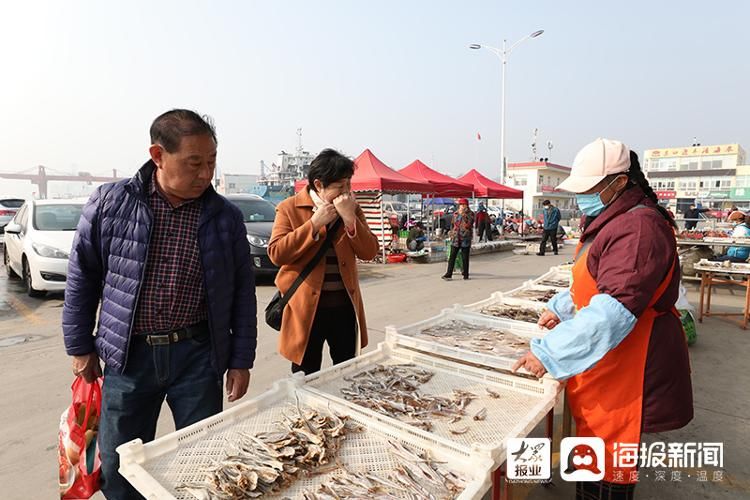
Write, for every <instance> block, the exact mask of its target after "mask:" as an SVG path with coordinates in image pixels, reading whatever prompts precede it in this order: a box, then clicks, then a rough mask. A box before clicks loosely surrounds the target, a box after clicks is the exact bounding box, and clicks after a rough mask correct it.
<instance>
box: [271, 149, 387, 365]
mask: <svg viewBox="0 0 750 500" xmlns="http://www.w3.org/2000/svg"><path fill="white" fill-rule="evenodd" d="M352 175H354V162H352V160H350V159H349V158H346V157H345V156H343V155H341V154H340V153H338V152H336V151H334V150H331V149H326V150H324V151H322V152H321V153H320V154H319V155H318V156H317V157H316V158H315V159H314V160H313V161H312V163H311V164H310V173H309V174H308V186H307V187H306V188H305V189H303V190H302V191H300V192H299V193H297V195H295V196H293V197H291V198H288V199H286V200H284V201H282V202H281V203H279V205H278V207H276V221H275V222H274V226H273V232H272V234H271V241H270V242H269V244H268V256H269V257H270V258H271V261H272V262H273V263H274V264H276V265H277V266H280V267H281V269H280V270H279V273H278V275H277V276H276V286H277V287H278V289H279V291H280V292H281V294H282V295H284V294H285V293H286V291H287V290H288V289H289V288H290V287H291V285H292V283H293V282H294V280H295V279H296V278H297V276H299V274H300V273H301V272H302V269H304V267H305V265H306V264H307V263H308V262H310V261H311V260H312V258H313V256H314V255H315V253H316V252H317V251H318V249H319V248H320V246H321V245H322V244H323V242H324V241H325V239H326V234H327V231H328V230H329V229H330V228H333V227H334V224H335V223H336V221H337V220H338V219H339V218H341V222H342V224H339V225H338V229H337V230H336V234H335V236H334V238H333V244H332V246H331V248H330V249H329V250H328V252H327V253H326V255H325V256H324V257H323V258H322V259H321V260H320V262H318V264H317V265H316V266H315V268H314V269H313V270H312V272H311V273H310V275H309V276H308V277H307V279H305V281H304V282H303V283H302V285H300V287H299V288H298V289H297V291H296V292H295V293H294V295H293V296H292V298H291V300H290V301H289V303H288V305H287V307H286V309H285V310H284V316H283V320H282V324H281V336H280V338H279V352H280V353H281V355H282V356H284V357H285V358H287V359H288V360H290V361H291V362H292V371H293V372H298V371H301V372H304V373H306V374H309V373H314V372H316V371H318V370H320V365H321V362H322V357H323V344H324V343H326V342H327V343H328V349H329V352H330V355H331V358H332V359H333V363H334V364H337V363H341V362H343V361H346V360H348V359H351V358H353V357H354V356H356V355H357V354H358V352H359V350H360V348H362V347H365V346H366V345H367V323H366V321H365V308H364V304H363V302H362V294H361V293H360V290H359V276H358V273H357V261H356V259H357V258H360V259H362V260H372V259H373V258H375V255H377V253H378V239H377V237H376V236H375V235H374V234H372V232H371V231H370V228H369V227H368V226H367V221H366V220H365V215H364V213H363V212H362V209H361V208H360V207H359V205H357V201H356V200H355V198H354V195H353V194H352V193H351V177H352ZM358 332H359V334H357V333H358Z"/></svg>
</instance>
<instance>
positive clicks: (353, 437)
mask: <svg viewBox="0 0 750 500" xmlns="http://www.w3.org/2000/svg"><path fill="white" fill-rule="evenodd" d="M298 403H299V405H300V406H302V407H312V408H317V409H327V410H329V411H332V412H335V413H337V414H345V415H350V417H351V419H352V420H353V421H354V422H356V423H358V424H360V425H361V426H363V427H365V429H366V430H365V431H364V432H362V433H350V434H347V436H346V439H345V440H344V441H343V442H342V444H341V448H340V449H339V451H338V454H337V457H338V459H339V460H341V462H342V464H343V465H344V466H345V467H346V468H347V469H348V470H349V471H351V472H360V471H370V472H374V473H377V472H378V471H388V470H392V469H394V468H395V467H396V466H397V465H398V461H397V460H396V459H395V458H394V457H393V455H392V454H391V452H390V451H389V450H388V448H389V446H390V445H389V444H388V440H394V439H395V440H398V441H400V442H402V443H404V444H406V445H408V446H409V447H411V448H412V449H415V450H429V452H430V455H431V457H432V458H433V459H435V460H436V461H439V462H444V463H445V464H447V465H446V466H447V467H448V468H449V469H450V470H452V471H453V472H455V473H457V474H460V475H462V476H463V477H466V478H467V479H468V480H469V482H468V484H467V487H466V488H465V489H464V491H463V492H462V493H461V495H460V496H458V497H457V498H459V499H462V500H463V499H479V498H481V497H482V495H483V494H484V493H485V492H486V491H487V490H488V489H489V488H490V473H491V470H492V468H493V462H492V460H490V459H489V458H486V457H479V456H475V455H472V454H470V453H468V452H467V451H465V450H463V449H462V448H461V447H459V446H455V445H451V444H450V443H445V442H441V441H438V440H436V439H434V438H432V437H431V436H429V435H419V434H416V433H411V432H405V431H404V430H402V429H401V428H399V427H397V426H389V425H387V424H386V423H384V422H383V421H382V419H370V418H367V416H366V415H364V414H362V413H353V412H351V411H350V409H349V407H348V406H346V405H342V404H339V403H337V402H336V401H329V400H327V399H325V398H321V397H320V396H317V395H315V394H313V393H311V392H308V391H305V390H302V389H299V388H298V387H297V383H295V382H294V381H293V380H292V379H291V378H288V379H285V380H282V381H280V382H277V383H276V384H275V385H274V388H273V389H271V390H270V391H268V392H266V393H264V394H262V395H260V396H258V397H257V398H254V399H252V400H250V401H247V402H245V403H243V404H240V405H237V406H235V407H233V408H230V409H229V410H226V411H224V412H222V413H220V414H218V415H215V416H213V417H210V418H207V419H205V420H202V421H200V422H198V423H196V424H193V425H191V426H189V427H186V428H185V429H182V430H179V431H176V432H172V433H170V434H168V435H166V436H163V437H161V438H159V439H157V440H155V441H152V442H150V443H146V444H143V443H142V442H141V440H140V439H136V440H134V441H131V442H129V443H125V444H123V445H122V446H120V447H118V448H117V452H118V453H119V454H120V473H121V474H122V475H123V476H124V477H125V478H126V479H127V480H128V481H130V483H131V484H132V485H133V486H134V487H135V488H136V489H137V490H138V491H139V492H140V493H141V494H142V495H143V496H145V497H146V498H148V499H192V498H194V496H193V495H192V494H190V493H189V492H187V491H183V490H175V486H177V485H179V484H181V483H184V482H187V481H190V482H200V481H201V480H202V478H203V477H204V476H203V472H201V469H202V468H203V467H205V466H207V465H209V464H210V461H211V459H220V458H221V457H223V456H224V450H225V445H226V442H227V440H232V439H233V437H235V436H237V435H238V433H240V432H246V433H258V432H264V431H269V430H272V429H274V422H276V421H278V420H279V419H280V417H281V416H282V415H283V414H284V412H286V414H292V415H293V414H294V412H296V406H297V404H298ZM340 472H341V471H333V472H328V473H325V474H320V475H317V476H313V477H310V478H306V479H303V478H300V479H299V480H297V481H295V483H294V484H292V485H291V486H290V487H288V488H286V489H284V490H282V491H281V492H280V495H277V496H271V495H267V496H264V498H301V497H302V493H303V492H304V490H306V489H307V490H308V491H315V490H317V488H318V486H319V485H320V484H323V483H325V482H327V481H328V478H330V477H331V476H332V475H334V474H337V473H340Z"/></svg>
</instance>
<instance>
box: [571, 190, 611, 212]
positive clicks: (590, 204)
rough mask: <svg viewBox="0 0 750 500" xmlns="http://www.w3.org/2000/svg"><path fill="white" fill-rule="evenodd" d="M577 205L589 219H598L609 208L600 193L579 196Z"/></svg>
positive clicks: (577, 196)
mask: <svg viewBox="0 0 750 500" xmlns="http://www.w3.org/2000/svg"><path fill="white" fill-rule="evenodd" d="M576 203H578V208H580V209H581V212H583V213H584V214H586V216H588V217H596V216H597V215H599V214H600V213H602V210H604V209H605V208H607V206H606V205H605V204H604V202H603V201H602V198H601V196H599V193H594V194H577V195H576Z"/></svg>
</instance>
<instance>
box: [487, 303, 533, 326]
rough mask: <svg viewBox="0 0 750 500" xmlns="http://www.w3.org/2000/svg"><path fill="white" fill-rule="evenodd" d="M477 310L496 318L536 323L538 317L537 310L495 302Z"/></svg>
mask: <svg viewBox="0 0 750 500" xmlns="http://www.w3.org/2000/svg"><path fill="white" fill-rule="evenodd" d="M479 312H481V313H482V314H486V315H488V316H495V317H496V318H507V319H512V320H515V321H523V322H526V323H536V322H537V320H538V319H539V311H538V310H536V309H531V308H528V307H517V306H506V305H502V304H495V305H491V306H486V307H483V308H482V309H481V310H480V311H479Z"/></svg>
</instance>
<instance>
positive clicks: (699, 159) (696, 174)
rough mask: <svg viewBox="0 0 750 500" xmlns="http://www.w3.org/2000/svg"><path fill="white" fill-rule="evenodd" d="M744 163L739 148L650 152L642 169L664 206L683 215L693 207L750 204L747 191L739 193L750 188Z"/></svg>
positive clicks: (705, 147)
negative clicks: (690, 206) (692, 205)
mask: <svg viewBox="0 0 750 500" xmlns="http://www.w3.org/2000/svg"><path fill="white" fill-rule="evenodd" d="M745 159H746V157H745V150H744V149H742V147H741V146H740V145H739V144H717V145H711V146H702V145H700V146H698V145H696V146H681V147H675V148H661V149H648V150H646V151H644V153H643V169H644V172H645V173H646V177H647V178H648V180H649V182H650V184H651V186H652V187H653V188H654V191H655V192H656V195H657V196H658V197H659V200H660V201H661V203H662V204H663V205H665V206H668V207H669V208H671V209H672V210H676V211H677V212H683V211H684V210H685V209H686V208H687V207H688V206H689V205H690V204H692V203H699V204H701V205H703V206H704V207H706V208H714V209H726V208H729V207H731V206H732V205H733V204H738V203H740V202H742V201H744V202H745V204H748V202H750V196H747V197H745V195H744V190H743V191H742V193H743V194H742V195H740V194H739V193H738V191H736V189H738V188H750V171H747V170H745V169H744V167H743V165H744V164H745ZM740 183H741V184H742V185H740ZM748 194H749V195H750V190H749V191H748Z"/></svg>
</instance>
